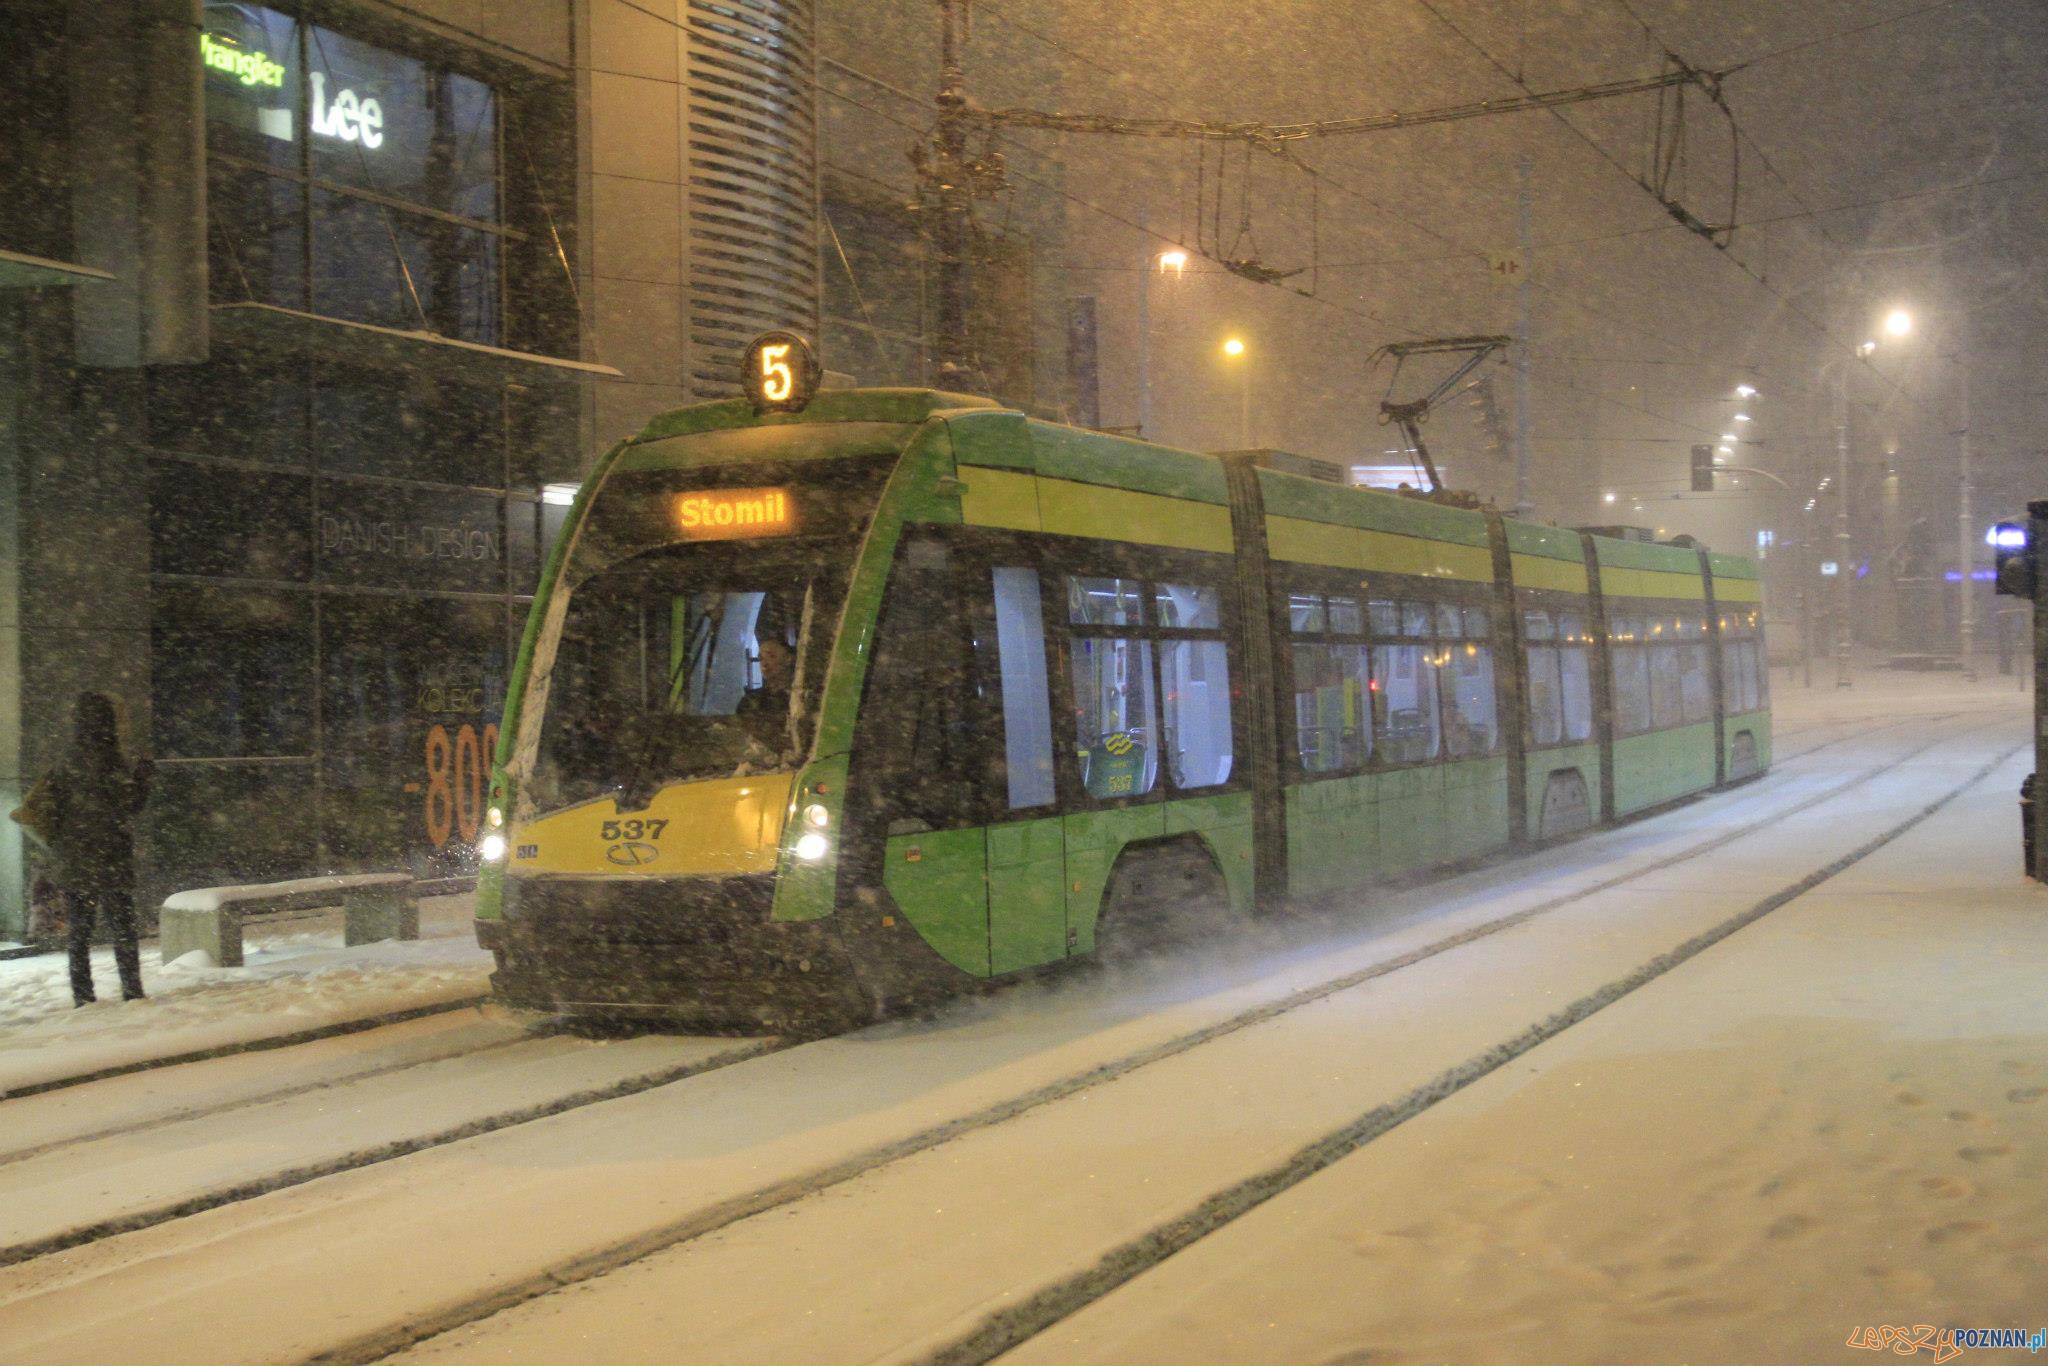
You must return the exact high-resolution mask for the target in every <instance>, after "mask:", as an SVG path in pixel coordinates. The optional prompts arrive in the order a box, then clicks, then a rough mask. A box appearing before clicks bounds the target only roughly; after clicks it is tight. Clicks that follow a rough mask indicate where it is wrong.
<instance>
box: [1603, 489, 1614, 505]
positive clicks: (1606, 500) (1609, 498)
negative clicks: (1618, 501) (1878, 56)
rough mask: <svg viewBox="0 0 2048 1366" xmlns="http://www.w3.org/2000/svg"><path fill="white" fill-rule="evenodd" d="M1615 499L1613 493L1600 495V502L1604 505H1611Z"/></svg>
mask: <svg viewBox="0 0 2048 1366" xmlns="http://www.w3.org/2000/svg"><path fill="white" fill-rule="evenodd" d="M1614 497H1615V495H1614V494H1613V493H1612V492H1609V493H1603V494H1601V495H1600V501H1601V502H1603V503H1611V502H1613V501H1614Z"/></svg>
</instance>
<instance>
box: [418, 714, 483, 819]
mask: <svg viewBox="0 0 2048 1366" xmlns="http://www.w3.org/2000/svg"><path fill="white" fill-rule="evenodd" d="M497 748H498V727H497V726H496V724H495V723H492V724H487V725H485V726H484V728H483V733H482V734H481V736H479V734H478V733H477V728H476V727H475V726H462V727H459V728H458V729H457V730H456V731H455V733H454V734H453V735H452V736H451V735H450V734H449V733H448V727H446V726H434V727H431V728H430V729H429V730H428V731H427V754H426V759H427V788H426V798H425V802H424V812H423V814H424V815H425V816H426V818H427V838H428V839H429V840H431V841H432V842H433V845H434V847H435V848H436V849H439V848H440V847H441V846H442V845H444V844H446V843H448V839H449V837H450V836H451V835H454V834H456V833H458V832H459V833H460V834H461V836H462V838H463V839H464V840H465V841H468V840H474V839H475V838H476V836H477V832H478V831H479V830H480V829H482V827H483V815H484V796H485V793H484V784H485V782H486V781H487V779H488V776H489V773H490V763H489V760H488V759H486V757H485V756H486V755H489V754H493V753H495V752H496V751H497Z"/></svg>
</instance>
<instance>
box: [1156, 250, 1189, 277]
mask: <svg viewBox="0 0 2048 1366" xmlns="http://www.w3.org/2000/svg"><path fill="white" fill-rule="evenodd" d="M1187 268H1188V254H1187V253H1186V252H1184V251H1182V250H1181V249H1180V248H1178V247H1175V248H1174V249H1173V250H1172V251H1162V252H1160V253H1159V273H1160V274H1161V275H1164V274H1166V272H1167V271H1169V270H1170V271H1172V272H1173V273H1174V274H1175V275H1179V274H1181V273H1182V272H1183V271H1185V270H1186V269H1187Z"/></svg>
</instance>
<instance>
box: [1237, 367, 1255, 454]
mask: <svg viewBox="0 0 2048 1366" xmlns="http://www.w3.org/2000/svg"><path fill="white" fill-rule="evenodd" d="M1237 397H1238V412H1237V448H1238V449H1239V450H1241V451H1248V450H1250V449H1251V448H1252V363H1251V358H1250V357H1248V356H1239V357H1238V358H1237Z"/></svg>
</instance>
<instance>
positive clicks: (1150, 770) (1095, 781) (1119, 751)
mask: <svg viewBox="0 0 2048 1366" xmlns="http://www.w3.org/2000/svg"><path fill="white" fill-rule="evenodd" d="M1144 602H1145V596H1144V585H1143V584H1142V583H1141V582H1140V581H1139V580H1137V579H1125V578H1105V577H1088V576H1084V575H1070V576H1069V577H1068V579H1067V621H1068V623H1069V625H1070V626H1072V627H1073V628H1075V629H1074V632H1073V635H1072V638H1071V639H1070V641H1069V642H1068V643H1069V651H1068V662H1069V667H1070V669H1071V671H1072V674H1073V684H1074V749H1075V758H1076V759H1077V760H1078V761H1079V763H1080V767H1081V786H1082V788H1083V790H1085V791H1086V792H1087V794H1088V795H1089V796H1091V797H1094V798H1097V799H1111V800H1113V799H1116V798H1120V797H1140V796H1143V795H1144V794H1146V793H1148V792H1150V791H1151V790H1152V788H1153V786H1154V785H1155V784H1156V783H1157V782H1158V781H1159V711H1158V701H1157V699H1156V698H1155V696H1154V695H1153V690H1152V642H1151V641H1150V640H1148V639H1145V638H1143V637H1142V636H1141V635H1139V634H1138V633H1139V632H1140V631H1141V630H1142V629H1143V624H1144ZM1120 628H1121V629H1120ZM1084 632H1085V634H1084Z"/></svg>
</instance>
